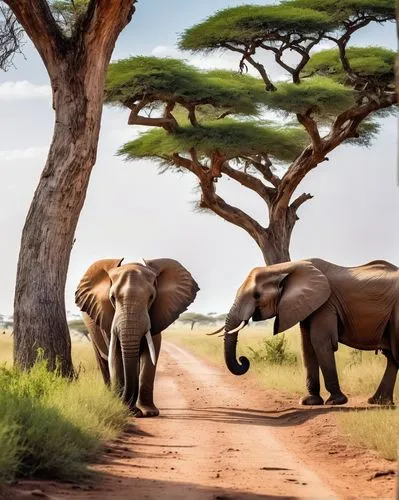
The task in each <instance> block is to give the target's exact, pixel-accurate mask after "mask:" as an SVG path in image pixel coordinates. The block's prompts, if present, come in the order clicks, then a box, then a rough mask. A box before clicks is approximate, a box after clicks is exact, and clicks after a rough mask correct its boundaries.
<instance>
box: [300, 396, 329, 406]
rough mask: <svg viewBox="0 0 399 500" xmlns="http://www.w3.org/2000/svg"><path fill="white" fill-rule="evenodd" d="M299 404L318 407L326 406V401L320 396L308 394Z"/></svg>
mask: <svg viewBox="0 0 399 500" xmlns="http://www.w3.org/2000/svg"><path fill="white" fill-rule="evenodd" d="M299 403H300V404H301V405H306V406H313V405H314V406H316V405H322V404H324V401H323V398H322V397H321V396H320V394H308V395H307V396H304V397H303V398H301V400H300V401H299Z"/></svg>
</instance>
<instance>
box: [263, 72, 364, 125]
mask: <svg viewBox="0 0 399 500" xmlns="http://www.w3.org/2000/svg"><path fill="white" fill-rule="evenodd" d="M355 102H356V101H355V92H354V91H353V90H352V89H350V88H348V87H345V86H344V85H342V84H340V83H338V82H334V81H333V80H331V79H329V78H327V77H322V76H316V77H313V78H309V79H306V80H303V81H302V83H301V84H300V85H296V84H294V83H289V82H284V83H280V84H278V86H277V92H269V93H268V94H267V106H269V107H270V108H273V109H275V110H277V111H279V110H280V111H283V112H285V113H305V112H306V111H307V110H309V109H311V110H312V111H313V112H314V113H316V114H317V115H319V116H321V117H325V118H328V117H330V116H335V115H336V114H337V113H339V112H341V111H344V110H346V109H348V108H349V107H351V106H353V105H354V104H355Z"/></svg>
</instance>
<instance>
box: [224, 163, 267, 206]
mask: <svg viewBox="0 0 399 500" xmlns="http://www.w3.org/2000/svg"><path fill="white" fill-rule="evenodd" d="M222 172H223V173H224V174H226V175H228V176H229V177H230V178H231V179H234V180H235V181H237V182H239V183H240V184H241V185H242V186H245V187H246V188H248V189H251V190H252V191H254V192H255V193H257V194H258V195H259V196H260V197H261V198H262V200H263V201H264V202H265V203H266V204H267V206H268V207H269V208H270V206H271V203H272V200H273V197H274V196H275V190H274V189H273V188H269V187H267V186H265V185H264V184H263V182H262V181H260V180H259V179H257V178H256V177H253V176H252V175H250V174H247V173H245V172H241V171H240V170H236V169H234V168H232V167H231V166H230V165H229V163H228V162H227V161H226V162H224V163H223V166H222Z"/></svg>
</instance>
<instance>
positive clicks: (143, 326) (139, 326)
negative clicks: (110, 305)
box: [118, 311, 148, 409]
mask: <svg viewBox="0 0 399 500" xmlns="http://www.w3.org/2000/svg"><path fill="white" fill-rule="evenodd" d="M118 330H119V340H120V346H121V355H122V364H123V379H124V383H123V391H122V400H123V401H124V402H125V403H126V404H127V405H128V406H129V407H130V408H131V409H132V408H133V407H134V405H135V404H136V401H137V396H138V387H139V373H140V344H141V340H142V338H143V336H144V335H145V333H146V331H147V330H148V321H140V316H139V315H138V314H134V313H132V312H131V311H129V312H124V314H123V315H122V316H121V318H120V321H119V322H118Z"/></svg>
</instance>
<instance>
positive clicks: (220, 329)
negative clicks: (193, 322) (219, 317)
mask: <svg viewBox="0 0 399 500" xmlns="http://www.w3.org/2000/svg"><path fill="white" fill-rule="evenodd" d="M222 330H224V325H223V326H222V327H221V328H219V330H216V332H212V333H207V334H206V335H216V334H217V333H220V332H221V331H222Z"/></svg>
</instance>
